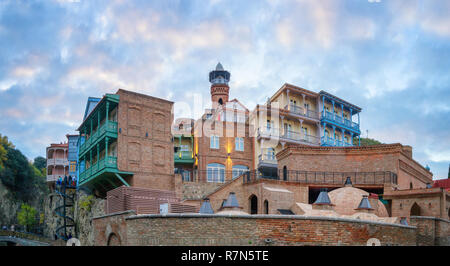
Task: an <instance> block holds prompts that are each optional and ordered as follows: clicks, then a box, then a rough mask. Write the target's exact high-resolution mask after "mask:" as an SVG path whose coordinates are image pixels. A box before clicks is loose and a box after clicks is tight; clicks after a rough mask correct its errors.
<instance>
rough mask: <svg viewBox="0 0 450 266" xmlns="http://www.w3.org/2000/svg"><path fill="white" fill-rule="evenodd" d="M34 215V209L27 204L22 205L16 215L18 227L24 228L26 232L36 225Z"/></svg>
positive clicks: (35, 212)
mask: <svg viewBox="0 0 450 266" xmlns="http://www.w3.org/2000/svg"><path fill="white" fill-rule="evenodd" d="M36 214H37V211H36V209H35V208H33V207H31V206H30V205H28V204H25V203H22V206H21V207H20V211H19V213H17V220H18V221H19V224H20V225H23V226H25V228H26V231H28V230H29V229H30V228H31V227H32V226H33V225H35V224H36Z"/></svg>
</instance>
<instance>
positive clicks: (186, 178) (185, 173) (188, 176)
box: [181, 170, 191, 181]
mask: <svg viewBox="0 0 450 266" xmlns="http://www.w3.org/2000/svg"><path fill="white" fill-rule="evenodd" d="M181 176H182V177H183V181H191V172H189V171H186V170H182V171H181Z"/></svg>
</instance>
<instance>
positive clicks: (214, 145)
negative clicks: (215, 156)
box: [210, 136, 219, 149]
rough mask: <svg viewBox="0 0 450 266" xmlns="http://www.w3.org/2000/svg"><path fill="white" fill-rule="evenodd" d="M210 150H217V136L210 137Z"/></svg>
mask: <svg viewBox="0 0 450 266" xmlns="http://www.w3.org/2000/svg"><path fill="white" fill-rule="evenodd" d="M210 141H211V142H210V148H211V149H218V148H219V136H211V139H210Z"/></svg>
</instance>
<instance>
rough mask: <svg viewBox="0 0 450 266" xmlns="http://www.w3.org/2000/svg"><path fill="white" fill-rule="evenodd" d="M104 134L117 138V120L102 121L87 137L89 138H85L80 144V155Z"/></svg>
mask: <svg viewBox="0 0 450 266" xmlns="http://www.w3.org/2000/svg"><path fill="white" fill-rule="evenodd" d="M106 134H108V135H109V136H110V137H115V138H117V122H114V121H108V123H104V124H103V125H102V126H100V128H99V129H98V130H96V131H95V132H94V133H93V134H92V135H91V136H90V137H89V139H87V140H85V141H84V143H83V144H81V145H80V157H81V156H82V155H83V154H84V153H85V152H86V151H88V150H90V149H91V148H92V147H93V146H94V145H95V144H97V142H98V141H99V140H101V139H102V138H103V137H104V136H105V135H106Z"/></svg>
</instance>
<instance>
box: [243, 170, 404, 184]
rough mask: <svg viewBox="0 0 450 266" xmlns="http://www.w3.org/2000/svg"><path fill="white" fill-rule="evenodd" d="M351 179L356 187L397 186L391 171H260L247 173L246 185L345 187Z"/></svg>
mask: <svg viewBox="0 0 450 266" xmlns="http://www.w3.org/2000/svg"><path fill="white" fill-rule="evenodd" d="M347 177H350V179H351V181H352V184H353V185H354V186H355V185H356V186H377V187H382V186H383V185H384V184H397V174H396V173H393V172H390V171H379V172H312V171H311V172H308V171H297V170H285V171H283V170H278V171H277V172H276V173H275V174H273V175H267V174H265V173H263V172H261V171H259V170H255V171H250V172H247V173H245V176H244V179H243V181H244V183H254V182H256V181H258V180H268V179H270V180H278V181H285V182H295V183H302V184H311V185H327V186H329V185H335V186H344V183H345V181H346V179H347Z"/></svg>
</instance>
